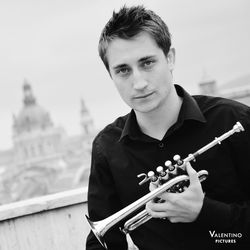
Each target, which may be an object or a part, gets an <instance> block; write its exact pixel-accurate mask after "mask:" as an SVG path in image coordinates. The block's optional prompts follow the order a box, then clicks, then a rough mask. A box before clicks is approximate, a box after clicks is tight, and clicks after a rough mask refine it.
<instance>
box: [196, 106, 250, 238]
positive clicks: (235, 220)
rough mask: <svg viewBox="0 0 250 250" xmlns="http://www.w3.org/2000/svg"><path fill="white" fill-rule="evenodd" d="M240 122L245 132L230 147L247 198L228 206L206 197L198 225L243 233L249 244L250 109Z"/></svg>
mask: <svg viewBox="0 0 250 250" xmlns="http://www.w3.org/2000/svg"><path fill="white" fill-rule="evenodd" d="M241 120H242V121H241V123H242V125H243V127H244V129H245V131H244V132H243V133H240V134H239V135H236V136H233V137H232V139H231V140H230V146H231V154H232V157H233V160H234V165H235V168H236V172H237V173H238V178H239V183H240V187H241V190H242V194H244V197H246V198H245V200H243V201H241V202H235V203H231V204H227V203H224V202H221V201H216V200H213V199H210V198H209V197H205V198H204V202H203V207H202V209H201V212H200V214H199V216H198V218H197V220H196V222H195V223H198V224H199V225H202V226H204V227H206V228H210V229H214V230H221V231H223V232H227V231H229V232H230V231H231V232H235V233H242V237H243V238H245V240H247V241H250V109H248V111H247V112H246V114H245V115H244V117H243V118H242V119H241ZM222 181H223V180H222Z"/></svg>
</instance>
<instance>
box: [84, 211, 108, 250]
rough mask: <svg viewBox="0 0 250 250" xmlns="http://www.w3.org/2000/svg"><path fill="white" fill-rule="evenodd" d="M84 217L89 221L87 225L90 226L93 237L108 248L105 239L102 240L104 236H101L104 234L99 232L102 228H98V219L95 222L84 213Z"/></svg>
mask: <svg viewBox="0 0 250 250" xmlns="http://www.w3.org/2000/svg"><path fill="white" fill-rule="evenodd" d="M85 217H86V219H87V221H88V223H89V226H90V228H91V230H92V232H93V233H94V235H95V237H96V238H97V239H98V241H99V242H100V244H101V245H102V246H103V247H104V248H105V249H108V248H107V245H106V243H105V241H104V238H103V235H104V234H102V233H101V232H102V230H101V229H99V230H98V226H99V225H100V222H98V221H97V222H93V221H91V220H90V219H89V217H88V216H87V215H85ZM105 232H106V231H105Z"/></svg>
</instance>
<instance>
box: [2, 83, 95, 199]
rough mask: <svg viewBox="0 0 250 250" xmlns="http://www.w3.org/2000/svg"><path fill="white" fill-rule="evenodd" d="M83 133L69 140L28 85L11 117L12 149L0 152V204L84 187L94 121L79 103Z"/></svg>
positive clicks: (25, 86) (82, 102) (27, 84)
mask: <svg viewBox="0 0 250 250" xmlns="http://www.w3.org/2000/svg"><path fill="white" fill-rule="evenodd" d="M80 104H81V110H80V116H79V118H80V125H81V128H82V133H81V134H79V135H75V136H68V135H67V133H66V132H65V130H64V129H63V128H62V127H58V126H55V125H54V123H53V121H52V119H51V117H50V114H49V112H48V111H46V110H45V109H44V108H43V107H42V106H40V105H39V104H38V102H37V100H36V97H35V96H34V94H33V91H32V87H31V85H30V84H29V83H27V82H25V83H24V84H23V107H22V108H21V110H20V112H19V113H18V114H17V115H14V116H13V127H12V131H13V137H12V139H13V148H12V149H9V150H6V151H5V152H0V204H4V203H10V202H13V201H18V200H23V199H27V198H32V197H35V196H41V195H45V194H51V193H55V192H59V191H64V190H68V189H72V188H77V187H82V186H84V185H87V180H88V173H89V167H90V154H91V144H92V140H93V138H94V136H95V134H96V130H95V128H94V123H93V119H92V118H91V116H90V113H89V111H88V109H87V107H86V105H85V103H84V101H83V100H81V103H80Z"/></svg>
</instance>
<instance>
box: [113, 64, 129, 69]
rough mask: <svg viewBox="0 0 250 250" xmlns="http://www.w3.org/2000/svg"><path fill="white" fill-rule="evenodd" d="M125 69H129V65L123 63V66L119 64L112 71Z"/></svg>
mask: <svg viewBox="0 0 250 250" xmlns="http://www.w3.org/2000/svg"><path fill="white" fill-rule="evenodd" d="M125 67H128V65H127V64H125V63H123V64H118V65H117V66H114V67H112V69H113V70H118V69H121V68H125Z"/></svg>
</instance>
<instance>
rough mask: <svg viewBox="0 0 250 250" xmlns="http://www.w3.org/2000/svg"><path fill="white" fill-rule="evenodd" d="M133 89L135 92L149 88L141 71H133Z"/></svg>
mask: <svg viewBox="0 0 250 250" xmlns="http://www.w3.org/2000/svg"><path fill="white" fill-rule="evenodd" d="M132 81H133V87H134V89H135V90H141V89H144V88H146V87H147V85H148V83H147V81H146V80H145V78H144V77H143V74H142V73H141V72H140V71H139V70H134V71H133V79H132Z"/></svg>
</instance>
